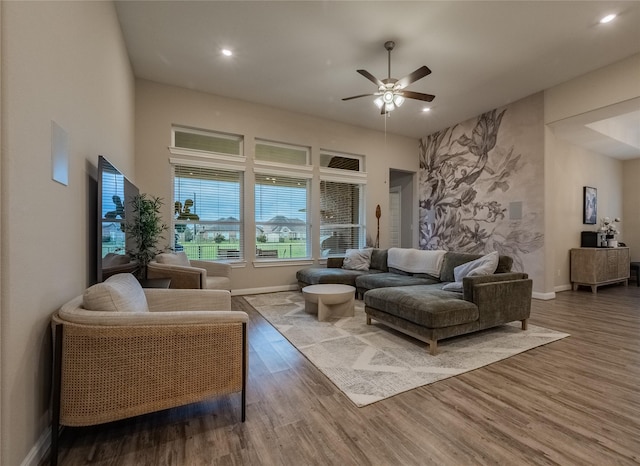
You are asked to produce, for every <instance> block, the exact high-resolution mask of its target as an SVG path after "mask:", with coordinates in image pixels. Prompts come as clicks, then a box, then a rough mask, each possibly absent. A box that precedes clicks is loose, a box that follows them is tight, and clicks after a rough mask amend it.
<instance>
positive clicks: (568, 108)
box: [545, 54, 640, 294]
mask: <svg viewBox="0 0 640 466" xmlns="http://www.w3.org/2000/svg"><path fill="white" fill-rule="evenodd" d="M639 96H640V54H637V55H634V56H632V57H629V58H627V59H625V60H622V61H620V62H617V63H614V64H612V65H610V66H607V67H604V68H601V69H598V70H595V71H593V72H591V73H587V74H585V75H583V76H580V77H578V78H576V79H573V80H571V81H568V82H565V83H563V84H560V85H558V86H555V87H553V88H551V89H547V90H546V91H545V123H546V124H547V127H546V128H545V160H546V161H547V171H546V178H545V203H546V204H545V205H546V207H547V208H546V211H545V221H546V222H545V223H546V237H547V238H548V241H547V243H546V245H545V247H546V248H547V250H546V254H545V259H546V269H545V287H546V291H547V292H548V293H550V294H552V293H553V292H554V291H562V290H566V289H569V287H570V277H569V249H571V248H575V247H580V232H581V231H583V230H584V231H587V230H595V226H591V225H584V224H582V188H583V186H593V187H595V188H597V189H598V218H602V217H604V216H609V217H616V216H618V217H621V218H622V223H621V225H620V227H621V235H620V237H619V240H620V241H624V242H626V243H627V244H628V245H630V246H631V256H632V258H634V257H635V258H636V259H639V258H640V241H636V240H635V239H634V238H637V237H638V236H639V235H640V221H636V220H635V218H637V214H636V212H637V211H638V202H637V200H636V197H637V196H636V197H634V195H633V191H634V187H635V185H636V184H637V182H636V181H635V180H637V176H640V163H639V162H637V161H627V162H622V161H620V160H618V159H613V158H611V157H608V156H606V155H600V154H595V153H593V152H590V151H588V150H586V149H582V148H580V147H577V146H575V145H574V144H570V143H568V142H565V141H563V140H560V139H559V138H557V137H556V136H555V134H554V132H553V130H552V129H550V126H549V125H550V124H552V123H555V122H558V121H561V120H564V119H567V118H571V117H574V116H576V115H581V114H584V113H586V112H590V111H594V110H598V109H601V108H604V107H607V106H611V105H614V104H618V103H621V102H625V101H629V100H630V99H634V98H637V97H639ZM634 215H636V217H634ZM633 244H637V247H635V248H634V246H633ZM634 251H635V252H634Z"/></svg>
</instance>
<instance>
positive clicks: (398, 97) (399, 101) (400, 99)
mask: <svg viewBox="0 0 640 466" xmlns="http://www.w3.org/2000/svg"><path fill="white" fill-rule="evenodd" d="M393 103H394V104H396V107H400V106H401V105H402V104H403V103H404V97H402V96H401V95H395V96H394V97H393Z"/></svg>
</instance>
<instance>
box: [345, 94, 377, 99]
mask: <svg viewBox="0 0 640 466" xmlns="http://www.w3.org/2000/svg"><path fill="white" fill-rule="evenodd" d="M370 95H375V94H360V95H354V96H352V97H345V98H344V99H342V100H352V99H359V98H360V97H367V96H370Z"/></svg>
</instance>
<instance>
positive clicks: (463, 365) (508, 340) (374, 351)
mask: <svg viewBox="0 0 640 466" xmlns="http://www.w3.org/2000/svg"><path fill="white" fill-rule="evenodd" d="M244 298H245V299H246V300H247V302H248V303H249V304H251V305H252V306H253V307H254V308H255V309H256V310H257V311H258V312H259V313H260V314H261V315H262V316H263V317H264V318H265V319H266V320H267V321H269V322H270V323H271V324H272V325H273V326H274V327H275V328H276V329H277V330H278V331H279V332H280V333H282V335H284V336H285V338H287V340H289V341H290V342H291V344H293V346H295V347H296V348H297V349H298V350H299V351H300V352H301V353H302V354H304V355H305V356H306V357H307V359H309V361H311V362H312V363H313V364H314V365H315V366H316V367H317V368H318V369H320V371H321V372H322V373H324V374H325V375H326V376H327V377H328V378H329V379H330V380H331V381H332V382H333V383H334V384H335V385H336V386H337V387H338V388H339V389H340V390H341V391H342V392H343V393H344V394H345V395H347V397H349V399H350V400H351V401H353V403H354V404H355V405H356V406H359V407H361V406H366V405H368V404H371V403H375V402H376V401H380V400H383V399H385V398H388V397H390V396H393V395H397V394H398V393H402V392H405V391H407V390H411V389H413V388H416V387H420V386H422V385H426V384H430V383H433V382H437V381H438V380H442V379H446V378H448V377H452V376H454V375H458V374H462V373H464V372H467V371H470V370H473V369H477V368H479V367H482V366H486V365H487V364H491V363H494V362H496V361H500V360H502V359H506V358H508V357H510V356H513V355H515V354H518V353H522V352H524V351H527V350H530V349H532V348H535V347H537V346H541V345H545V344H547V343H550V342H553V341H556V340H559V339H562V338H565V337H568V336H569V334H567V333H562V332H556V331H554V330H549V329H546V328H542V327H536V326H534V325H529V329H528V330H526V331H522V330H521V329H520V322H514V323H511V324H507V325H502V326H500V327H496V328H493V329H489V330H484V331H481V332H476V333H474V334H471V335H464V336H460V337H455V338H449V339H446V340H442V341H440V342H438V352H439V354H438V355H436V356H431V355H429V352H428V349H427V348H428V345H427V344H426V343H423V342H421V341H419V340H416V339H413V338H410V337H407V336H405V335H403V334H402V333H400V332H396V331H393V330H391V329H389V328H388V327H384V326H383V325H382V324H378V323H375V321H373V322H374V324H373V325H366V323H365V312H364V303H363V302H362V301H356V309H355V316H354V317H346V318H340V319H334V320H332V321H328V322H318V320H317V318H316V317H315V316H313V315H311V314H307V313H306V312H305V310H304V299H303V297H302V293H300V292H296V291H285V292H279V293H269V294H262V295H253V296H245V297H244Z"/></svg>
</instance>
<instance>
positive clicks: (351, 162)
mask: <svg viewBox="0 0 640 466" xmlns="http://www.w3.org/2000/svg"><path fill="white" fill-rule="evenodd" d="M362 165H363V163H362V157H361V156H357V155H345V154H336V153H333V152H328V151H322V152H320V166H321V167H324V168H333V169H336V170H347V171H354V172H360V171H363V170H362V169H363V167H362Z"/></svg>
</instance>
